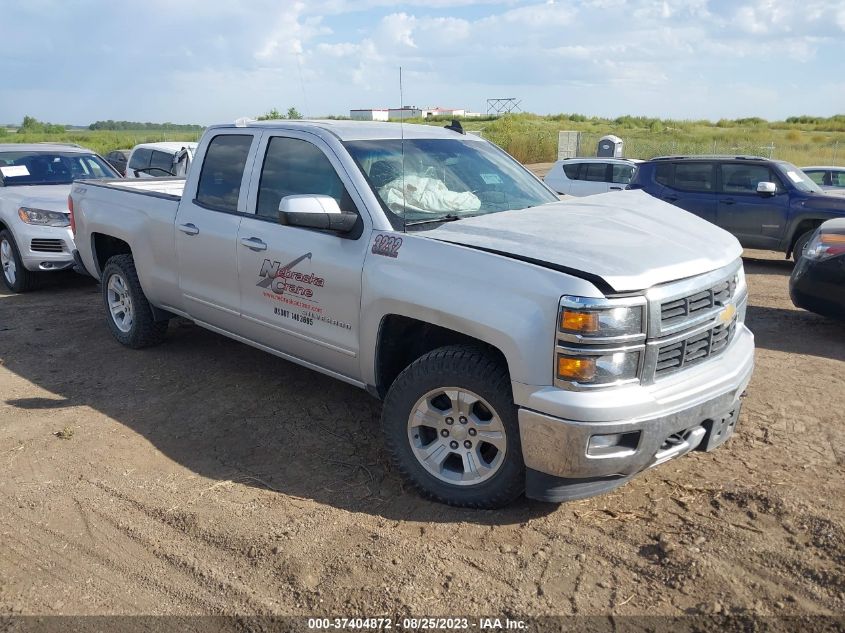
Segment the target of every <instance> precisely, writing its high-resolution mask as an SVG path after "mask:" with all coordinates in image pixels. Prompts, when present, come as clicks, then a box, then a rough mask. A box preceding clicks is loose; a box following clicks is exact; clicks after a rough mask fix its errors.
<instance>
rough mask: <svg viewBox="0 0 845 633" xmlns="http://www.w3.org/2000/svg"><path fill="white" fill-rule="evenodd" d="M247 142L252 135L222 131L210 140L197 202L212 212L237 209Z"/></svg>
mask: <svg viewBox="0 0 845 633" xmlns="http://www.w3.org/2000/svg"><path fill="white" fill-rule="evenodd" d="M250 145H252V136H251V135H240V134H221V135H219V136H215V137H214V138H213V139H211V143H209V144H208V149H207V150H206V152H205V160H204V161H203V164H202V173H200V182H199V185H197V199H196V202H197V203H198V204H201V205H202V206H204V207H208V208H209V209H213V210H215V211H226V212H235V211H237V210H238V197H239V196H240V193H241V181H242V180H243V176H244V166H245V165H246V160H247V158H248V157H249V147H250Z"/></svg>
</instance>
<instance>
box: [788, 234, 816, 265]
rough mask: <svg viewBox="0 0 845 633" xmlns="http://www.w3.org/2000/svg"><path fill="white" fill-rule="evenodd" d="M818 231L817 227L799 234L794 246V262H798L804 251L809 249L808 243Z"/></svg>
mask: <svg viewBox="0 0 845 633" xmlns="http://www.w3.org/2000/svg"><path fill="white" fill-rule="evenodd" d="M815 232H816V229H810V230H809V231H806V232H805V233H802V234H801V235H799V236H798V239H797V240H795V244H794V245H793V247H792V260H793V261H794V262H796V263H797V262H798V260H799V259H801V258H802V257H803V256H804V251H805V250H807V244H809V243H810V239H811V238H812V237H813V234H814V233H815Z"/></svg>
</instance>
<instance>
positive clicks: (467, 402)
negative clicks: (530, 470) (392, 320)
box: [382, 346, 525, 508]
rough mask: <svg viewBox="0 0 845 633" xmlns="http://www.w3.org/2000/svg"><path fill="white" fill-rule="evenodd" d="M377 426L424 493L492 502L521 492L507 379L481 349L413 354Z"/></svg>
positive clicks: (464, 502) (475, 503) (461, 501)
mask: <svg viewBox="0 0 845 633" xmlns="http://www.w3.org/2000/svg"><path fill="white" fill-rule="evenodd" d="M382 425H383V427H384V433H385V441H386V444H387V447H388V449H389V450H390V451H391V453H392V455H393V462H394V464H395V466H396V467H397V469H398V470H399V472H401V473H402V474H403V475H404V477H405V478H406V479H407V480H408V481H409V482H410V483H411V484H412V485H413V486H414V487H415V488H416V489H417V490H418V491H419V492H421V493H422V494H423V495H425V496H427V497H429V498H432V499H434V500H436V501H440V502H443V503H448V504H450V505H455V506H463V507H471V508H497V507H501V506H503V505H506V504H508V503H510V502H511V501H513V500H514V499H515V498H516V497H517V496H519V495H520V494H521V493H522V492H523V490H524V486H525V465H524V463H523V460H522V447H521V445H520V441H519V423H518V420H517V409H516V406H515V405H514V403H513V398H512V396H511V383H510V378H509V376H508V372H507V369H506V367H505V366H504V364H503V363H502V362H501V361H499V360H498V359H497V358H495V357H494V356H493V355H492V354H490V353H488V352H485V351H483V350H480V349H476V348H472V347H465V346H449V347H441V348H439V349H436V350H434V351H432V352H429V353H428V354H426V355H424V356H422V357H421V358H419V359H417V360H416V361H415V362H414V363H412V364H411V365H410V366H408V367H407V368H406V369H405V370H404V371H403V372H402V373H401V374H400V375H399V377H398V378H397V379H396V381H395V382H394V383H393V385H392V386H391V387H390V391H389V392H388V394H387V398H386V399H385V404H384V410H383V413H382Z"/></svg>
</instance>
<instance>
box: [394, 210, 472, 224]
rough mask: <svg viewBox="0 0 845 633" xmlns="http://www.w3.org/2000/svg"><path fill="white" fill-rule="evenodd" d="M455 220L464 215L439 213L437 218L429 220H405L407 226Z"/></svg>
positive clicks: (460, 218)
mask: <svg viewBox="0 0 845 633" xmlns="http://www.w3.org/2000/svg"><path fill="white" fill-rule="evenodd" d="M455 220H463V217H461V216H458V215H455V214H454V213H447V214H446V215H438V216H437V217H436V218H430V219H428V220H415V221H413V222H405V226H419V225H420V224H434V223H439V222H454V221H455Z"/></svg>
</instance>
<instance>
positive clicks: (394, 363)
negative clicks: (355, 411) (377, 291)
mask: <svg viewBox="0 0 845 633" xmlns="http://www.w3.org/2000/svg"><path fill="white" fill-rule="evenodd" d="M446 345H468V346H471V347H476V348H478V349H482V350H484V351H486V352H488V353H489V354H491V355H492V356H494V357H496V358H497V359H498V360H500V361H501V363H502V365H503V367H505V369H506V370H507V369H508V362H507V357H506V356H505V354H504V352H502V350H500V349H499V348H498V347H496V346H495V345H492V344H490V343H488V342H486V341H483V340H481V339H479V338H476V337H474V336H470V335H468V334H465V333H463V332H459V331H457V330H453V329H450V328H447V327H443V326H440V325H436V324H434V323H430V322H428V321H425V320H421V319H417V318H414V317H409V316H405V315H401V314H387V315H385V316H384V317H382V320H381V323H380V324H379V328H378V338H377V342H376V350H375V374H374V375H375V380H376V384H375V385H374V387H375V389H374V391H375V394H374V395H376V396H377V397H379V398H384V396H385V395H386V394H387V391H388V389H390V386H391V385H392V384H393V382H394V381H395V380H396V378H397V377H398V376H399V374H400V373H402V370H404V369H405V368H406V367H408V365H410V364H411V363H413V362H414V361H415V360H417V359H418V358H420V357H422V356H423V355H425V354H427V353H428V352H431V351H433V350H435V349H437V348H439V347H444V346H446Z"/></svg>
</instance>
